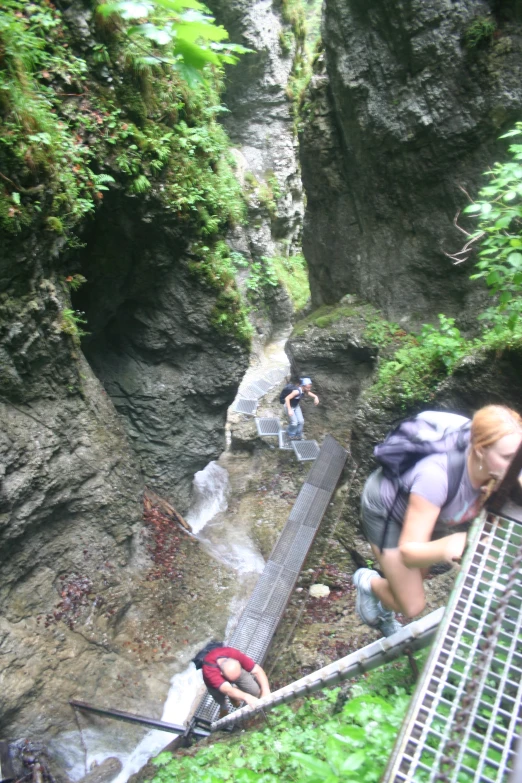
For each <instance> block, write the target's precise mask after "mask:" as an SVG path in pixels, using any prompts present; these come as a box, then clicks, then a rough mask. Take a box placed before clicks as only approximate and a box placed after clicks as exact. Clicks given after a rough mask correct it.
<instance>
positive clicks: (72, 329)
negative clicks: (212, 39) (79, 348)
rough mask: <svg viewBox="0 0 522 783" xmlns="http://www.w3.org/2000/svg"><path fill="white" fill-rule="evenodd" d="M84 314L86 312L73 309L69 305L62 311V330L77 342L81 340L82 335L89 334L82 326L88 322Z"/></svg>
mask: <svg viewBox="0 0 522 783" xmlns="http://www.w3.org/2000/svg"><path fill="white" fill-rule="evenodd" d="M84 315H85V313H82V312H80V311H79V310H71V309H70V308H68V307H66V308H64V309H63V310H62V312H61V319H62V320H61V324H60V328H61V330H62V332H65V334H68V335H70V336H71V337H72V338H73V340H74V341H75V342H77V343H79V342H80V337H85V335H87V334H88V332H86V331H84V330H83V328H82V327H83V325H84V324H86V323H87V321H86V320H85V318H84V317H83V316H84Z"/></svg>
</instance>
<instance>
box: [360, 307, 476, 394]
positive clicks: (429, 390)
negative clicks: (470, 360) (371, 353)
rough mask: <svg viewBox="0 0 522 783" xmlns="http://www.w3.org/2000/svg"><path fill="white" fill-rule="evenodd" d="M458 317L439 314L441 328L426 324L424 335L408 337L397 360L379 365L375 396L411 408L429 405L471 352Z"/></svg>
mask: <svg viewBox="0 0 522 783" xmlns="http://www.w3.org/2000/svg"><path fill="white" fill-rule="evenodd" d="M472 345H473V344H472V343H470V342H469V341H467V340H466V339H465V338H463V337H462V336H461V334H460V331H459V330H458V329H457V327H456V326H455V319H454V318H447V317H446V316H445V315H442V314H440V315H439V328H438V329H437V328H436V327H434V326H432V325H430V324H424V325H423V327H422V329H421V332H420V334H418V335H413V334H410V335H404V337H402V339H401V345H400V347H399V348H398V349H397V350H396V351H395V354H394V355H393V358H392V359H390V360H388V361H384V362H383V363H381V364H380V365H379V369H378V376H377V382H376V383H375V384H374V386H373V387H372V392H371V393H372V395H378V396H380V395H385V396H388V397H391V398H393V399H395V400H396V401H398V402H400V403H402V404H404V405H407V404H409V403H411V402H414V401H416V402H427V401H428V400H429V399H431V398H432V396H433V390H434V388H435V386H436V384H437V382H439V381H441V380H442V379H443V378H446V377H447V376H448V375H449V374H450V373H451V372H452V370H453V368H454V367H455V365H456V364H457V362H458V361H459V359H461V358H462V357H463V356H465V355H466V353H469V352H471V348H472Z"/></svg>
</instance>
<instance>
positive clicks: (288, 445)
mask: <svg viewBox="0 0 522 783" xmlns="http://www.w3.org/2000/svg"><path fill="white" fill-rule="evenodd" d="M292 442H293V441H291V440H289V439H288V435H287V434H286V430H279V448H280V449H283V451H293V449H292Z"/></svg>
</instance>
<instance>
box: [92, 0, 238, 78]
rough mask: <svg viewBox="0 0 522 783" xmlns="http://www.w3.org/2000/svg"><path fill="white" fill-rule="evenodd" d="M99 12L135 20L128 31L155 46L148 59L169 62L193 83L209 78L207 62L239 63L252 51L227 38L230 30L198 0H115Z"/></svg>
mask: <svg viewBox="0 0 522 783" xmlns="http://www.w3.org/2000/svg"><path fill="white" fill-rule="evenodd" d="M98 12H99V13H100V14H101V15H102V16H106V17H107V16H114V15H116V16H118V17H120V19H121V20H122V21H123V22H124V23H127V22H132V24H129V25H128V26H127V27H126V28H125V30H126V33H127V35H129V36H132V37H134V38H136V37H137V38H139V37H141V38H142V39H145V40H146V41H147V43H148V44H149V45H150V47H151V49H150V50H147V55H146V56H145V57H144V58H143V60H144V62H145V63H148V64H152V65H154V64H157V63H158V62H159V63H165V64H167V65H169V66H171V67H172V68H174V69H175V70H176V71H177V72H178V73H179V74H180V75H181V76H182V77H183V78H184V79H185V81H187V83H188V84H190V85H193V84H194V83H197V82H203V83H204V82H205V79H204V77H203V75H202V71H203V70H204V68H205V67H206V66H207V65H211V66H217V67H223V66H224V65H225V64H228V65H235V64H236V63H237V62H238V59H239V55H240V54H245V53H247V52H251V51H252V50H251V49H247V48H246V47H244V46H241V45H240V44H234V43H230V42H229V41H227V39H228V32H227V31H226V30H225V28H224V27H223V26H222V25H216V24H215V19H214V17H213V16H210V15H209V14H208V13H206V8H205V6H204V5H203V4H202V3H200V2H199V1H198V0H137V1H136V0H115V2H109V3H103V4H102V5H100V6H99V7H98Z"/></svg>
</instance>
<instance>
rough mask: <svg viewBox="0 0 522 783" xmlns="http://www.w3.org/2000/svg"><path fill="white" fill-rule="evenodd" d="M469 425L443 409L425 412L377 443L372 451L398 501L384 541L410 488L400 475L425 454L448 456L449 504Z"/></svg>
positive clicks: (459, 477)
mask: <svg viewBox="0 0 522 783" xmlns="http://www.w3.org/2000/svg"><path fill="white" fill-rule="evenodd" d="M470 428H471V421H470V419H467V418H466V417H465V416H459V415H458V414H456V413H445V412H443V411H424V412H423V413H418V414H417V415H416V416H411V417H410V418H408V419H403V420H402V421H401V422H399V424H398V425H397V426H396V427H395V428H394V429H393V430H391V432H389V433H388V435H387V436H386V438H385V439H384V440H383V442H382V443H378V444H377V446H375V448H374V450H373V455H374V457H375V459H376V460H377V462H379V464H380V465H381V466H382V469H383V473H384V475H385V477H386V478H387V479H389V480H390V481H392V482H393V483H394V485H395V487H396V495H395V500H394V501H393V505H392V507H391V509H390V513H389V514H388V517H387V519H386V524H385V526H384V534H383V538H382V541H383V543H384V541H385V540H386V531H387V528H388V523H389V521H390V519H391V515H392V514H393V510H394V507H395V503H396V501H397V497H398V496H399V493H400V492H401V491H407V490H406V488H405V487H404V486H403V484H402V480H401V476H402V475H403V474H404V473H406V471H407V470H410V468H412V467H413V466H414V465H415V463H416V462H418V461H419V460H421V459H422V458H423V457H427V456H428V455H429V454H447V455H448V495H447V498H446V504H447V503H451V501H452V500H453V498H454V497H455V495H456V494H457V492H458V489H459V486H460V482H461V480H462V476H463V474H464V467H465V464H466V449H467V447H468V444H469V437H470ZM381 551H382V546H381Z"/></svg>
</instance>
